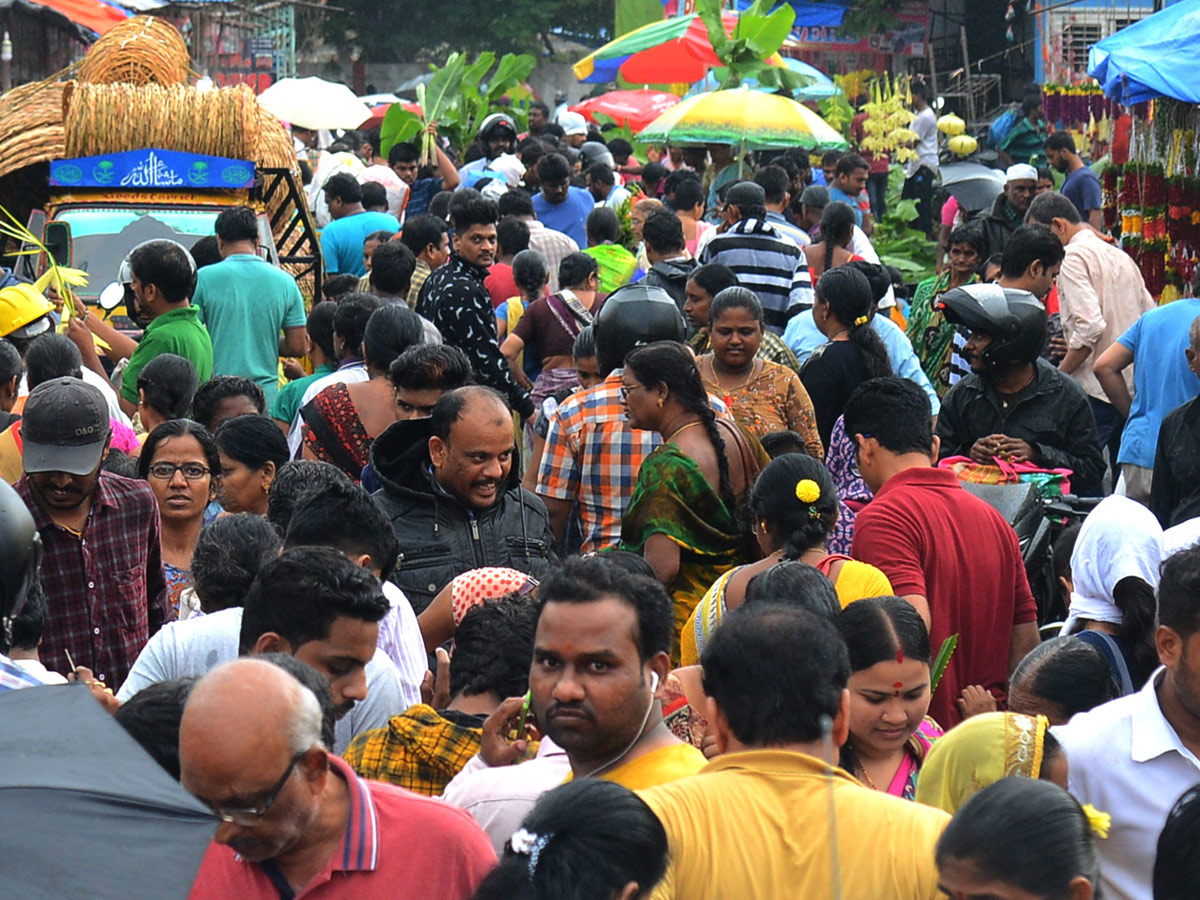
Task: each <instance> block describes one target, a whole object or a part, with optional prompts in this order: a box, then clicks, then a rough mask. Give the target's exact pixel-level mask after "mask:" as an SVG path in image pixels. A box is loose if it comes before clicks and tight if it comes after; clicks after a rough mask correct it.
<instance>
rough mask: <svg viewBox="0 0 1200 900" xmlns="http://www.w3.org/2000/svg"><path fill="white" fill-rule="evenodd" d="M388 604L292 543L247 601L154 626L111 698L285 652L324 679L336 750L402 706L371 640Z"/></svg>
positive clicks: (365, 576) (375, 589) (343, 568)
mask: <svg viewBox="0 0 1200 900" xmlns="http://www.w3.org/2000/svg"><path fill="white" fill-rule="evenodd" d="M389 609H390V603H389V602H388V600H387V599H386V598H385V596H384V595H383V593H382V591H381V590H380V587H379V582H378V580H377V579H376V578H375V577H374V576H373V575H372V574H371V573H370V572H368V571H366V570H365V569H362V568H361V567H359V566H358V565H356V564H355V563H354V562H353V561H351V560H349V559H347V558H346V557H345V556H343V555H342V554H340V553H338V552H337V551H335V550H331V549H329V548H325V547H302V548H299V549H296V550H291V551H288V552H286V553H284V554H283V555H282V556H280V557H279V558H278V559H276V560H273V561H272V562H271V563H269V564H268V565H267V566H266V567H265V568H264V569H263V570H262V572H261V573H260V574H259V577H258V578H257V579H256V580H255V582H254V584H253V585H252V586H251V588H250V592H249V595H248V596H247V598H246V606H245V607H231V608H229V609H223V610H220V611H219V612H215V613H211V614H210V615H206V616H201V617H200V618H197V619H188V620H186V621H184V622H170V623H168V624H167V625H165V626H164V627H163V628H162V629H160V630H159V631H158V632H157V633H156V634H155V635H154V636H153V637H152V638H151V639H150V642H149V643H148V644H147V645H146V646H145V647H144V648H143V649H142V652H141V654H140V655H139V656H138V658H137V662H135V663H134V666H133V669H132V670H131V671H130V673H129V677H128V678H126V679H125V681H124V683H123V684H122V685H121V689H120V692H119V693H118V694H117V699H118V700H120V701H122V702H124V701H125V700H128V699H129V698H130V697H132V696H133V695H134V694H136V693H137V692H138V691H140V690H141V689H142V688H144V687H146V686H147V685H150V684H154V683H155V682H159V681H167V680H169V679H172V678H182V677H184V676H186V675H203V674H205V673H206V672H208V671H209V670H211V669H212V668H214V667H215V666H217V665H218V664H220V663H223V662H229V661H230V660H233V659H236V658H237V657H238V656H239V655H253V654H255V653H288V654H290V655H292V656H295V657H296V658H297V659H299V660H301V661H302V662H306V663H308V664H309V665H310V666H312V667H313V668H314V669H316V670H317V671H318V672H320V673H321V674H322V675H324V676H325V677H326V678H328V679H329V690H330V693H331V694H332V696H333V702H334V706H335V712H336V714H337V716H338V722H337V726H336V730H335V733H336V737H337V739H336V743H335V751H334V752H336V753H341V752H344V751H345V749H346V747H348V746H349V745H350V741H351V740H352V739H353V738H354V737H355V736H356V735H358V734H360V733H361V732H363V731H368V730H370V729H372V728H380V727H382V726H383V725H385V724H387V720H388V718H389V716H391V714H392V713H393V712H395V711H396V710H398V709H405V708H406V703H407V701H406V699H405V697H404V692H403V689H402V686H401V684H400V677H399V674H398V672H397V670H396V667H395V665H394V664H393V663H392V662H391V660H389V659H388V658H387V656H385V655H384V653H383V652H382V651H381V650H379V649H378V648H377V647H376V643H377V641H378V637H379V620H380V619H382V618H383V616H384V615H386V614H387V612H388V610H389ZM326 617H329V618H326ZM322 621H323V622H324V624H325V627H324V629H323V631H324V633H323V634H322V633H319V631H318V629H320V626H321V623H322Z"/></svg>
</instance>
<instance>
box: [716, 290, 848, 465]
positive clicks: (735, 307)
mask: <svg viewBox="0 0 1200 900" xmlns="http://www.w3.org/2000/svg"><path fill="white" fill-rule="evenodd" d="M708 315H709V318H708V323H709V325H708V333H709V340H710V341H711V343H712V352H711V353H706V354H704V355H703V356H701V357H700V359H699V366H700V376H701V378H703V379H704V386H705V388H707V389H708V392H709V393H710V394H713V395H715V396H717V397H723V398H724V400H725V405H726V406H727V407H728V408H729V412H730V414H732V416H733V419H734V421H735V422H737V423H738V424H739V425H741V426H742V428H744V429H745V430H746V431H748V432H749V433H750V434H752V435H754V436H755V437H756V438H759V439H760V440H761V439H762V437H763V435H766V434H770V433H771V432H772V431H794V432H796V433H797V434H799V435H800V436H801V437H803V438H804V444H805V448H806V449H807V451H808V454H809V456H815V457H816V458H817V459H824V457H825V448H824V447H823V446H822V445H821V438H820V436H819V435H818V434H817V420H816V417H815V415H814V414H813V405H812V400H810V399H809V397H808V391H806V390H805V389H804V385H803V384H801V383H800V376H799V375H797V374H796V373H795V372H794V371H793V370H792V369H789V368H788V367H787V366H781V365H779V363H775V362H771V361H770V360H767V359H761V358H760V357H759V356H758V348H759V347H760V346H761V345H762V341H763V312H762V303H761V302H760V301H759V299H758V296H757V295H756V294H755V293H754V292H753V291H751V290H749V289H748V288H744V287H727V288H725V289H724V290H723V291H721V292H720V293H719V294H717V296H716V297H714V298H713V301H712V306H711V307H709V313H708Z"/></svg>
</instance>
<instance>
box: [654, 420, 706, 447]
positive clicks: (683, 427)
mask: <svg viewBox="0 0 1200 900" xmlns="http://www.w3.org/2000/svg"><path fill="white" fill-rule="evenodd" d="M703 424H704V423H703V422H688V423H687V424H686V425H681V426H680V427H679V428H676V429H675V430H674V431H672V432H671V436H670V437H669V438H665V439H664V440H663V443H664V444H669V443H670V442H671V441H673V440H675V435H677V434H679V432H681V431H687V430H688V429H689V428H695V427H696V426H697V425H703Z"/></svg>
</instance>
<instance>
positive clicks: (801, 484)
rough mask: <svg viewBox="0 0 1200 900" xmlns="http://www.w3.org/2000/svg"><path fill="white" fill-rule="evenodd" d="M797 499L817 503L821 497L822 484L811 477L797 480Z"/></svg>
mask: <svg viewBox="0 0 1200 900" xmlns="http://www.w3.org/2000/svg"><path fill="white" fill-rule="evenodd" d="M796 499H797V500H799V501H800V502H801V503H816V502H817V501H818V500H820V499H821V486H820V485H819V484H817V483H816V482H815V481H813V480H812V479H811V478H802V479H800V481H798V482H796Z"/></svg>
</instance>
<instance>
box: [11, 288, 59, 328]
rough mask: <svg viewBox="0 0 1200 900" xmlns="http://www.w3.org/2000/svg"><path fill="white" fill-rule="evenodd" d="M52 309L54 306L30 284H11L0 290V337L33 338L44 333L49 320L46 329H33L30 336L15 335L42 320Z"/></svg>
mask: <svg viewBox="0 0 1200 900" xmlns="http://www.w3.org/2000/svg"><path fill="white" fill-rule="evenodd" d="M53 309H54V304H53V303H51V302H50V301H49V300H47V299H46V296H45V295H44V294H43V293H42V292H41V291H39V290H38V289H37V288H35V287H34V286H33V285H31V284H13V285H9V286H8V287H6V288H3V289H0V337H8V336H9V335H14V336H16V337H33V336H34V334H38V333H40V332H42V331H46V330H47V328H48V327H49V320H47V326H46V327H44V328H38V329H35V330H34V331H33V333H32V334H19V335H17V334H15V332H18V331H21V330H23V329H25V328H26V326H28V325H30V324H32V323H34V322H37V321H38V319H41V318H44V317H45V316H46V314H47V313H49V312H51V311H52V310H53Z"/></svg>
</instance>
